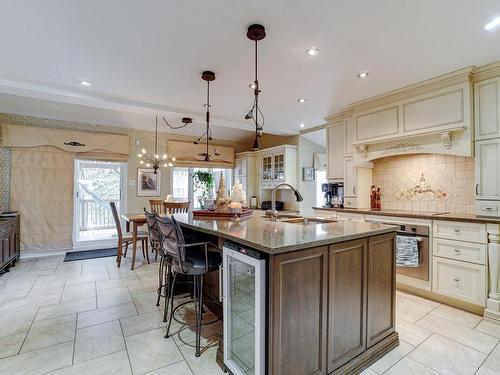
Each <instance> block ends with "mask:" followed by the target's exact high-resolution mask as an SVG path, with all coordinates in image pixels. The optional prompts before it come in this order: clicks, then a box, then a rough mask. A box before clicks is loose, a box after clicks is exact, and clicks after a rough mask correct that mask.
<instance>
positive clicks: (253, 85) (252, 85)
mask: <svg viewBox="0 0 500 375" xmlns="http://www.w3.org/2000/svg"><path fill="white" fill-rule="evenodd" d="M248 87H250V88H251V89H252V90H253V89H254V88H255V87H256V85H255V82H253V83H251V84H249V85H248Z"/></svg>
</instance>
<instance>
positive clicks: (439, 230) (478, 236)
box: [432, 220, 488, 243]
mask: <svg viewBox="0 0 500 375" xmlns="http://www.w3.org/2000/svg"><path fill="white" fill-rule="evenodd" d="M432 229H433V237H435V238H444V239H449V240H457V241H467V242H477V243H488V235H487V232H486V224H481V223H464V222H461V221H441V220H434V221H433V226H432Z"/></svg>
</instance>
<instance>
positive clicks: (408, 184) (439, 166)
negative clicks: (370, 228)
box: [373, 154, 475, 213]
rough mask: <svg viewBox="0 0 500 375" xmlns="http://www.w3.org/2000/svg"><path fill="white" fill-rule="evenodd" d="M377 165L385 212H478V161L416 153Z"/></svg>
mask: <svg viewBox="0 0 500 375" xmlns="http://www.w3.org/2000/svg"><path fill="white" fill-rule="evenodd" d="M373 164H374V166H373V184H374V185H375V186H376V187H380V190H381V192H382V209H397V210H412V211H430V212H453V213H457V212H458V213H474V201H475V192H474V158H470V157H462V156H450V155H436V154H415V155H402V156H391V157H386V158H382V159H378V160H375V161H374V163H373Z"/></svg>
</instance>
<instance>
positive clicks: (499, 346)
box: [474, 341, 500, 374]
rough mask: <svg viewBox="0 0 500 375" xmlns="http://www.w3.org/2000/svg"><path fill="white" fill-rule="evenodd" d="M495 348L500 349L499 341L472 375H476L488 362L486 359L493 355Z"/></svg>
mask: <svg viewBox="0 0 500 375" xmlns="http://www.w3.org/2000/svg"><path fill="white" fill-rule="evenodd" d="M497 347H498V348H500V341H499V342H498V343H497V344H496V345H495V346H494V347H493V350H492V351H491V352H490V353H489V354H488V355H487V356H486V358H485V359H484V361H483V362H481V364H480V365H479V367H478V368H477V370H476V371H475V372H474V374H476V373H477V372H478V371H479V369H480V368H481V367H482V366H483V365H484V363H485V362H486V361H487V360H488V358H490V355H491V353H493V351H494V350H495V349H496V348H497Z"/></svg>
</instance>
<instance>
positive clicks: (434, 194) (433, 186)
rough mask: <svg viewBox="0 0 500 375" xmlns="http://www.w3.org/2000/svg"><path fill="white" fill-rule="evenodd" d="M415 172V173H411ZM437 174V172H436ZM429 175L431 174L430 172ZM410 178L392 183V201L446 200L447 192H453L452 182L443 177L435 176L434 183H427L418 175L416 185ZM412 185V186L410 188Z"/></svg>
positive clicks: (421, 175) (422, 176) (422, 175)
mask: <svg viewBox="0 0 500 375" xmlns="http://www.w3.org/2000/svg"><path fill="white" fill-rule="evenodd" d="M413 172H415V171H413ZM436 172H437V171H436ZM430 174H433V173H432V172H431V173H430ZM412 180H413V178H411V177H409V178H408V177H404V178H402V179H401V180H399V181H395V182H394V194H393V196H394V199H396V200H437V199H439V200H443V201H444V200H447V199H448V198H449V196H450V195H449V193H448V191H452V190H453V181H452V180H451V179H448V178H447V177H446V174H444V175H437V176H435V180H434V181H427V180H426V178H425V177H424V174H423V173H421V174H420V178H419V179H418V182H417V183H414V181H415V180H413V181H412ZM412 184H413V186H412Z"/></svg>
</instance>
